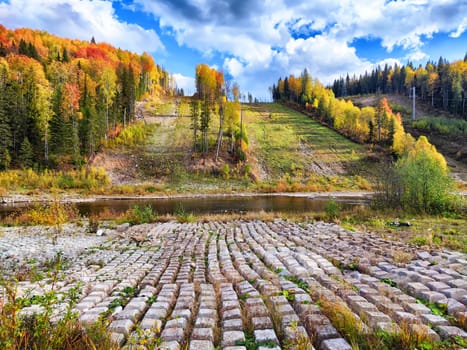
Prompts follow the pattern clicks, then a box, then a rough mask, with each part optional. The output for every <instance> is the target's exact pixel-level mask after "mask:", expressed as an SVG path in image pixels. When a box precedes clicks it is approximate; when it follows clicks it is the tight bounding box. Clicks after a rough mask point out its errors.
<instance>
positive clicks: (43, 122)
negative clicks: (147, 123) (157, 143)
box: [0, 25, 173, 170]
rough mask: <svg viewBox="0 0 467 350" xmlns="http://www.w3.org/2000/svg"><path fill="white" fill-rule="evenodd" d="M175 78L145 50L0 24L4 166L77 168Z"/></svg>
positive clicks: (0, 159)
mask: <svg viewBox="0 0 467 350" xmlns="http://www.w3.org/2000/svg"><path fill="white" fill-rule="evenodd" d="M90 39H91V38H90ZM171 82H172V79H171V76H170V74H169V73H168V72H167V71H166V70H164V69H163V68H162V67H161V66H159V65H157V64H156V63H155V62H154V59H153V58H152V56H150V55H149V54H147V53H143V54H136V53H132V52H129V51H126V50H121V49H119V48H116V47H113V46H111V45H109V44H107V43H102V42H96V41H95V40H94V38H92V39H91V40H90V41H89V42H88V41H83V40H73V39H68V38H60V37H57V36H54V35H51V34H49V33H47V32H44V31H38V30H32V29H26V28H22V29H16V30H8V29H6V28H5V27H3V26H2V25H0V91H1V94H0V170H8V169H18V168H33V169H35V170H43V169H61V170H69V169H73V168H80V167H81V166H82V165H83V164H85V163H86V161H87V159H88V158H90V157H92V156H93V154H94V153H95V152H96V151H97V150H98V149H99V147H100V146H101V144H102V143H105V142H106V141H107V140H108V139H110V138H112V137H113V136H114V135H115V134H117V133H118V132H119V131H120V130H121V129H122V127H125V125H127V124H128V123H129V122H130V121H133V120H135V118H136V110H135V103H136V101H138V100H140V99H142V98H144V97H146V96H159V95H166V94H171V93H172V92H173V87H172V83H171Z"/></svg>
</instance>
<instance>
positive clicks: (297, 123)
mask: <svg viewBox="0 0 467 350" xmlns="http://www.w3.org/2000/svg"><path fill="white" fill-rule="evenodd" d="M244 107H246V110H245V114H244V116H245V121H246V123H247V131H248V134H249V136H250V138H252V137H254V139H255V141H256V144H257V150H258V157H260V158H262V159H263V161H264V163H265V164H266V165H267V168H268V170H269V172H270V173H271V174H272V175H273V177H282V176H284V175H285V174H286V173H289V174H290V175H292V176H306V175H308V174H310V170H309V169H310V166H311V165H313V163H314V162H320V163H323V164H324V165H327V166H329V165H331V164H333V163H335V162H355V161H359V160H361V159H362V158H363V156H364V155H365V148H364V147H363V146H361V145H358V144H356V143H354V142H352V141H350V140H348V139H346V138H345V137H343V136H341V135H339V134H338V133H336V132H334V131H333V130H330V129H328V128H326V127H325V126H322V125H321V124H319V123H317V122H315V121H314V120H312V119H311V118H308V117H306V116H305V115H304V114H301V113H298V112H295V111H293V110H291V109H288V108H286V107H284V106H282V105H279V104H264V105H255V106H249V105H246V106H244ZM298 156H299V157H298Z"/></svg>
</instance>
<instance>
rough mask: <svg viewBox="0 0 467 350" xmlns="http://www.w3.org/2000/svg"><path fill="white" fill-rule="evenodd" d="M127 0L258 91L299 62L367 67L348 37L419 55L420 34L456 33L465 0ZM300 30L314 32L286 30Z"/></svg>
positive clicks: (341, 68) (330, 71)
mask: <svg viewBox="0 0 467 350" xmlns="http://www.w3.org/2000/svg"><path fill="white" fill-rule="evenodd" d="M134 1H135V3H136V4H137V5H139V6H140V7H141V8H142V9H143V10H144V11H146V12H148V13H152V14H153V15H154V17H155V18H157V19H159V21H160V24H161V27H162V28H164V29H165V30H168V31H170V32H171V33H172V34H173V36H174V37H175V38H176V40H177V42H178V43H179V44H180V45H186V46H188V47H190V48H194V49H197V50H199V51H200V52H209V53H211V54H215V53H220V54H221V55H223V56H224V58H223V59H224V63H223V67H224V69H225V70H226V71H228V72H229V73H230V74H231V75H233V77H234V78H235V79H236V80H237V81H238V82H239V83H240V85H241V86H242V85H243V84H245V85H244V87H245V86H246V87H248V88H251V89H252V90H254V89H257V91H258V92H259V93H261V94H267V87H268V86H269V85H271V84H272V83H273V82H274V81H275V80H276V79H277V78H278V77H279V76H284V75H286V74H289V73H298V72H300V71H301V70H303V68H304V67H307V68H308V70H309V71H310V72H311V73H312V74H313V75H314V77H317V78H319V79H320V80H322V81H324V82H329V80H332V79H333V78H334V77H338V76H339V75H343V74H346V73H347V72H349V73H353V72H356V73H357V74H358V73H359V72H364V71H365V69H371V67H372V64H374V62H370V60H369V59H367V58H365V57H358V56H357V53H356V51H355V49H354V48H353V47H352V42H353V41H354V39H356V38H370V39H380V40H381V43H382V46H383V47H384V48H385V49H386V50H387V52H388V56H390V54H391V52H392V51H393V50H394V48H396V47H397V48H402V49H403V51H404V54H405V57H399V59H404V58H405V59H407V58H409V59H412V60H420V59H424V58H426V57H427V56H426V54H425V53H424V51H423V46H424V42H425V41H426V40H427V39H428V38H430V37H431V36H432V35H433V34H435V33H439V32H444V33H451V36H452V37H456V36H459V35H461V34H462V33H463V32H464V31H465V29H466V22H465V16H464V14H465V13H467V1H465V0H462V1H458V0H443V1H439V2H434V1H430V0H413V1H386V0H344V1H342V0H316V1H306V0H266V1H261V0H225V1H223V2H219V1H209V0H198V1H190V0H177V1H172V0H159V1H157V2H156V1H152V0H134ZM291 30H293V31H294V32H295V33H292V32H291ZM307 31H308V33H310V34H314V36H311V37H308V38H307V37H306V35H305V37H303V36H302V38H297V37H295V36H294V35H293V34H297V33H298V34H306V33H307ZM396 58H397V57H394V59H396ZM247 84H248V85H247ZM254 93H257V92H256V91H254Z"/></svg>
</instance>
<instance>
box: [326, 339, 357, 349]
mask: <svg viewBox="0 0 467 350" xmlns="http://www.w3.org/2000/svg"><path fill="white" fill-rule="evenodd" d="M319 350H352V347H351V346H350V345H349V343H347V341H345V339H342V338H337V339H326V340H324V341H323V342H322V343H321V345H320V347H319Z"/></svg>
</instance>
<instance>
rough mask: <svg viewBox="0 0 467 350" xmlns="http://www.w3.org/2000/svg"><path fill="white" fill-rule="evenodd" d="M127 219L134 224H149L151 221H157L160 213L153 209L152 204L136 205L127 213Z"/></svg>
mask: <svg viewBox="0 0 467 350" xmlns="http://www.w3.org/2000/svg"><path fill="white" fill-rule="evenodd" d="M125 216H126V219H127V220H128V222H129V223H130V224H132V225H137V224H147V223H149V222H154V221H157V218H158V214H157V212H156V211H154V210H153V209H152V207H151V206H150V205H146V206H144V207H139V206H138V205H135V206H134V207H133V208H131V209H129V210H128V211H127V213H126V215H125Z"/></svg>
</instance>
